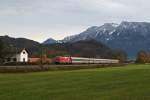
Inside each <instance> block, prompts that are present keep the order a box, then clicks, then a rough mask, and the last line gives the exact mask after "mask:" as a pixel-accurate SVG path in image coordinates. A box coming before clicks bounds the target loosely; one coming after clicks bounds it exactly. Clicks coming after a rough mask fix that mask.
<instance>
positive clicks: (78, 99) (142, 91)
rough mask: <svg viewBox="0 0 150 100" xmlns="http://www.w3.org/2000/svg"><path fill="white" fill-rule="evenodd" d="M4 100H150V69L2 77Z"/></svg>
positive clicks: (1, 99)
mask: <svg viewBox="0 0 150 100" xmlns="http://www.w3.org/2000/svg"><path fill="white" fill-rule="evenodd" d="M0 100H150V65H126V66H123V67H112V68H97V69H82V70H73V71H48V72H34V73H22V74H21V73H20V74H18V73H17V74H0Z"/></svg>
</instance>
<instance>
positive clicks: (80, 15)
mask: <svg viewBox="0 0 150 100" xmlns="http://www.w3.org/2000/svg"><path fill="white" fill-rule="evenodd" d="M149 10H150V0H0V35H1V36H2V35H9V36H12V37H25V38H28V39H32V40H35V41H39V42H42V41H44V40H46V39H48V38H54V39H56V40H60V39H63V38H64V37H66V36H70V35H74V34H79V33H81V32H82V31H84V30H86V29H87V28H88V27H91V26H100V25H103V24H104V23H121V21H138V22H150V13H149Z"/></svg>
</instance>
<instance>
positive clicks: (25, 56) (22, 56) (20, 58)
mask: <svg viewBox="0 0 150 100" xmlns="http://www.w3.org/2000/svg"><path fill="white" fill-rule="evenodd" d="M24 59H25V61H24ZM17 62H28V53H27V52H26V50H22V52H21V53H20V54H18V55H17Z"/></svg>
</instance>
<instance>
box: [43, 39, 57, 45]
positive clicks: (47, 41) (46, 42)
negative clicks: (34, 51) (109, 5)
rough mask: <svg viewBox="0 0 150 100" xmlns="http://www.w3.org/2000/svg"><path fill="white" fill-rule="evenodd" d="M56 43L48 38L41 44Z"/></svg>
mask: <svg viewBox="0 0 150 100" xmlns="http://www.w3.org/2000/svg"><path fill="white" fill-rule="evenodd" d="M57 42H58V41H56V40H54V39H52V38H49V39H47V40H46V41H44V42H43V44H54V43H57Z"/></svg>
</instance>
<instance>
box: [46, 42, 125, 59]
mask: <svg viewBox="0 0 150 100" xmlns="http://www.w3.org/2000/svg"><path fill="white" fill-rule="evenodd" d="M45 47H46V50H47V51H48V54H49V55H50V56H60V55H63V56H66V55H71V56H79V57H90V58H116V57H118V56H119V54H124V52H123V51H121V50H120V51H119V50H113V49H111V48H109V47H108V46H106V45H104V44H102V43H100V42H97V41H95V40H84V41H78V42H74V43H57V44H50V45H46V46H45Z"/></svg>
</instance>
